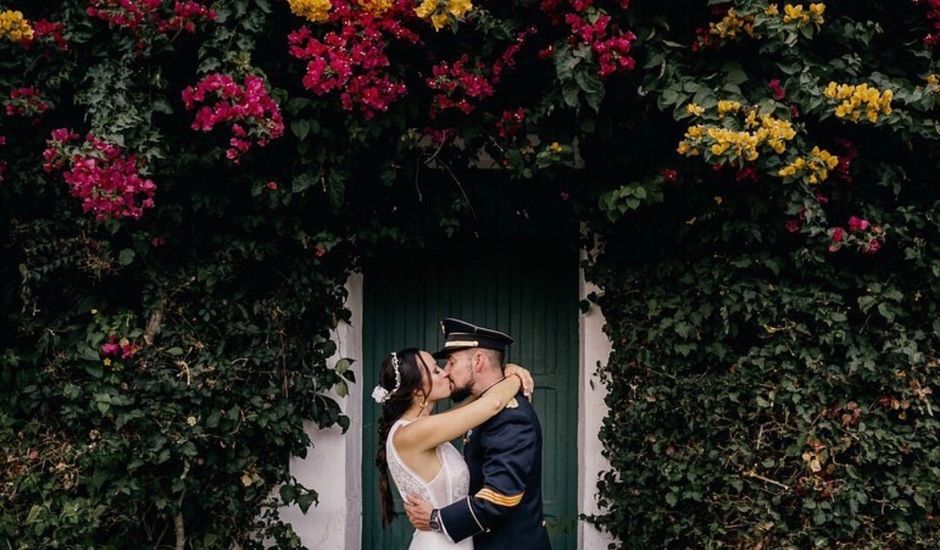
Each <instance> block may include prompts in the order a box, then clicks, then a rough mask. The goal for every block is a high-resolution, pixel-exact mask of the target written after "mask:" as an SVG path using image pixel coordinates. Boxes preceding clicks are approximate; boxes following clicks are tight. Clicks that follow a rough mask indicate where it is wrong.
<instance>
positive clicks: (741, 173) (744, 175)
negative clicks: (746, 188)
mask: <svg viewBox="0 0 940 550" xmlns="http://www.w3.org/2000/svg"><path fill="white" fill-rule="evenodd" d="M734 179H735V180H737V181H757V180H759V179H760V174H758V173H757V170H755V169H754V167H753V166H745V167H744V168H742V169H740V170H738V173H737V174H735V176H734Z"/></svg>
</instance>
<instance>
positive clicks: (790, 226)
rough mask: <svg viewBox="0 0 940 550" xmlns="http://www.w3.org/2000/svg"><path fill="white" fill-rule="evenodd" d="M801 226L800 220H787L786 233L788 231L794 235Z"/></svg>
mask: <svg viewBox="0 0 940 550" xmlns="http://www.w3.org/2000/svg"><path fill="white" fill-rule="evenodd" d="M802 225H803V224H802V223H801V222H800V220H798V219H796V218H790V219H789V220H787V231H789V232H790V233H796V232H797V231H799V230H800V226H802Z"/></svg>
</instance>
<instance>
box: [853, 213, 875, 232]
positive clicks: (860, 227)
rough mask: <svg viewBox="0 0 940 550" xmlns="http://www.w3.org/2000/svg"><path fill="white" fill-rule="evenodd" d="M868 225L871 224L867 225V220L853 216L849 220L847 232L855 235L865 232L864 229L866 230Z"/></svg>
mask: <svg viewBox="0 0 940 550" xmlns="http://www.w3.org/2000/svg"><path fill="white" fill-rule="evenodd" d="M869 225H871V224H869V223H868V220H863V219H861V218H857V217H855V216H852V217H851V218H849V231H851V232H853V233H857V232H859V231H865V230H866V229H868V226H869Z"/></svg>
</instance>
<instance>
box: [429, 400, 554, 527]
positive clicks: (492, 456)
mask: <svg viewBox="0 0 940 550" xmlns="http://www.w3.org/2000/svg"><path fill="white" fill-rule="evenodd" d="M480 445H481V447H482V449H483V456H484V459H483V488H482V489H480V490H479V491H478V492H477V493H476V494H474V495H470V496H468V497H467V498H466V499H464V500H459V501H457V502H455V503H453V504H451V505H449V506H447V507H445V508H441V510H440V520H441V527H442V528H443V530H444V532H445V533H446V534H447V536H449V537H450V538H451V540H453V541H454V542H459V541H461V540H463V539H465V538H467V537H472V536H474V535H478V534H480V533H483V532H488V531H492V530H494V529H498V528H499V527H500V525H502V523H503V521H504V520H505V518H506V516H508V515H509V514H510V513H511V512H512V511H513V510H514V509H515V507H516V506H518V505H519V503H520V502H522V497H523V495H524V494H525V491H526V478H527V477H528V474H529V472H530V471H531V469H532V465H533V464H534V463H535V460H536V456H535V454H536V452H537V450H538V434H537V433H536V431H535V425H534V424H533V423H532V421H531V419H529V418H528V417H527V416H526V415H525V414H524V413H522V412H521V411H517V410H513V409H506V410H504V411H503V412H501V413H500V414H499V415H497V416H496V417H494V418H493V419H492V420H491V421H490V422H489V423H488V424H487V426H486V427H485V428H483V429H482V431H481V432H480Z"/></svg>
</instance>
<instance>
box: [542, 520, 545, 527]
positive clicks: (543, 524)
mask: <svg viewBox="0 0 940 550" xmlns="http://www.w3.org/2000/svg"><path fill="white" fill-rule="evenodd" d="M542 527H545V520H544V519H543V520H542Z"/></svg>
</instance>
